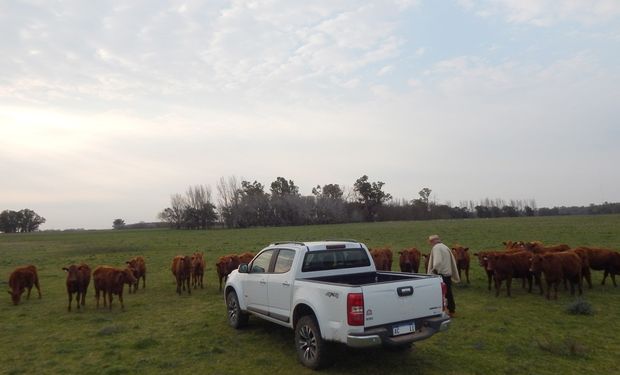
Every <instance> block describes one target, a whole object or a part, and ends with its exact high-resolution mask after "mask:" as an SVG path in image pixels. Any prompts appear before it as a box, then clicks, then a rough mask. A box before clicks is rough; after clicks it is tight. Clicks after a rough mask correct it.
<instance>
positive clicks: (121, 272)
mask: <svg viewBox="0 0 620 375" xmlns="http://www.w3.org/2000/svg"><path fill="white" fill-rule="evenodd" d="M135 282H136V278H135V276H134V275H133V271H132V270H131V269H129V268H125V269H121V268H115V267H109V266H99V267H97V268H95V270H94V271H93V283H94V284H95V298H96V299H97V308H99V295H100V294H103V307H106V302H107V307H108V309H109V310H112V295H114V294H116V295H118V300H119V301H120V302H121V309H122V310H125V305H124V303H123V288H124V286H125V284H127V285H132V284H135ZM106 297H107V301H106Z"/></svg>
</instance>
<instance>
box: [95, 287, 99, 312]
mask: <svg viewBox="0 0 620 375" xmlns="http://www.w3.org/2000/svg"><path fill="white" fill-rule="evenodd" d="M95 298H96V299H97V309H99V289H97V288H95Z"/></svg>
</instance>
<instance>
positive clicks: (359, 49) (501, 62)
mask: <svg viewBox="0 0 620 375" xmlns="http://www.w3.org/2000/svg"><path fill="white" fill-rule="evenodd" d="M0 19H2V22H0V30H1V31H3V32H2V33H1V34H0V35H1V36H0V52H2V55H3V56H5V58H4V59H3V60H2V61H0V67H2V71H3V77H2V79H0V134H2V137H0V160H1V161H2V162H3V167H4V170H3V172H4V173H3V176H4V178H3V179H2V183H0V211H2V210H6V209H10V210H20V209H23V208H29V209H32V210H34V211H35V212H37V213H38V214H39V215H41V216H43V217H45V218H46V219H47V222H46V223H45V224H43V225H42V228H44V229H51V228H60V229H62V228H93V229H105V228H109V227H111V226H112V221H113V220H114V219H115V218H123V219H124V220H125V221H126V222H139V221H145V222H150V221H153V220H155V219H156V218H157V214H158V213H159V212H160V211H161V210H163V209H164V208H166V207H168V206H169V204H170V196H171V195H173V194H177V193H180V194H183V193H184V192H185V191H186V189H187V188H188V187H189V186H195V185H208V186H210V187H211V188H212V190H213V192H214V201H216V200H217V199H216V197H215V195H216V194H215V192H216V188H215V187H216V183H217V181H218V179H219V178H221V177H229V176H238V178H239V179H243V178H245V179H247V180H249V181H254V180H256V181H258V182H260V183H261V184H263V185H265V187H266V190H268V189H269V184H270V183H271V182H272V181H274V180H275V179H276V178H277V177H278V176H282V177H284V178H286V179H287V180H293V181H294V182H295V184H296V185H297V186H299V187H300V193H301V194H302V195H310V192H311V189H312V188H313V187H314V186H316V185H321V186H323V185H326V184H339V185H340V186H341V187H345V188H351V187H352V186H353V184H354V182H355V180H356V179H357V178H359V177H360V176H362V175H368V177H369V181H373V182H374V181H383V182H384V183H385V185H384V187H383V190H384V191H386V192H388V193H390V194H392V196H393V197H394V198H395V199H407V200H411V199H415V198H417V192H418V191H419V190H420V189H422V188H424V187H428V188H430V189H431V190H432V195H431V198H432V199H434V200H435V201H437V202H451V203H452V204H453V205H456V204H459V202H461V201H470V200H471V201H480V200H483V199H485V197H492V198H490V199H497V198H499V199H504V200H506V201H507V202H509V201H510V200H523V201H527V200H534V201H535V202H536V203H537V206H539V207H554V206H558V207H559V206H562V205H565V206H584V205H589V204H602V203H603V202H620V173H617V172H615V173H614V172H612V171H613V170H617V169H618V168H617V166H616V165H615V164H616V162H617V161H618V160H620V148H618V144H620V126H618V118H620V107H619V106H618V104H617V103H618V101H619V99H620V2H614V1H608V0H593V1H573V0H557V1H549V0H542V1H538V0H536V1H535V0H524V1H518V2H516V1H512V0H499V1H491V0H480V1H474V0H455V1H449V2H431V1H423V0H385V1H377V2H367V1H363V2H359V1H352V0H345V1H343V2H338V3H334V2H331V1H326V0H321V1H318V2H313V3H310V4H293V3H290V2H286V1H282V0H275V1H270V2H243V1H222V2H218V3H207V4H201V3H192V2H183V1H178V2H172V3H164V4H159V3H152V2H147V3H143V4H116V3H111V2H101V3H97V4H95V5H93V4H91V3H81V2H75V3H60V4H56V3H54V4H50V3H46V2H43V3H40V4H37V3H31V2H27V1H15V2H9V3H6V4H4V5H2V6H0ZM48 227H49V228H48Z"/></svg>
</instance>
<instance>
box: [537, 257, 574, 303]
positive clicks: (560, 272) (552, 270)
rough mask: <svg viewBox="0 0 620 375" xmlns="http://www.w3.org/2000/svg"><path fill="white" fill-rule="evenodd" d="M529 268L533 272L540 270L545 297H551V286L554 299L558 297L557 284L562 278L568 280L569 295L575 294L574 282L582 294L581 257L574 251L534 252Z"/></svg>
mask: <svg viewBox="0 0 620 375" xmlns="http://www.w3.org/2000/svg"><path fill="white" fill-rule="evenodd" d="M531 269H532V271H533V272H537V271H539V272H542V273H543V275H544V276H545V283H546V284H547V294H546V297H547V299H551V286H553V290H554V299H558V285H559V284H560V282H561V281H563V280H565V279H566V280H568V281H569V282H570V290H571V295H575V284H577V286H578V288H579V295H581V294H582V287H581V259H580V258H579V255H577V253H575V252H557V253H553V252H550V253H544V254H535V255H534V256H533V257H532V264H531Z"/></svg>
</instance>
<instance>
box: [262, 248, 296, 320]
mask: <svg viewBox="0 0 620 375" xmlns="http://www.w3.org/2000/svg"><path fill="white" fill-rule="evenodd" d="M294 258H295V251H294V250H290V249H279V250H278V254H277V255H276V260H275V263H274V268H273V273H271V274H269V275H268V276H267V288H268V292H267V295H268V298H269V316H270V317H272V318H274V319H278V320H281V321H283V322H287V323H288V322H289V320H290V316H291V298H292V295H293V272H292V271H291V266H292V265H293V259H294Z"/></svg>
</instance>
